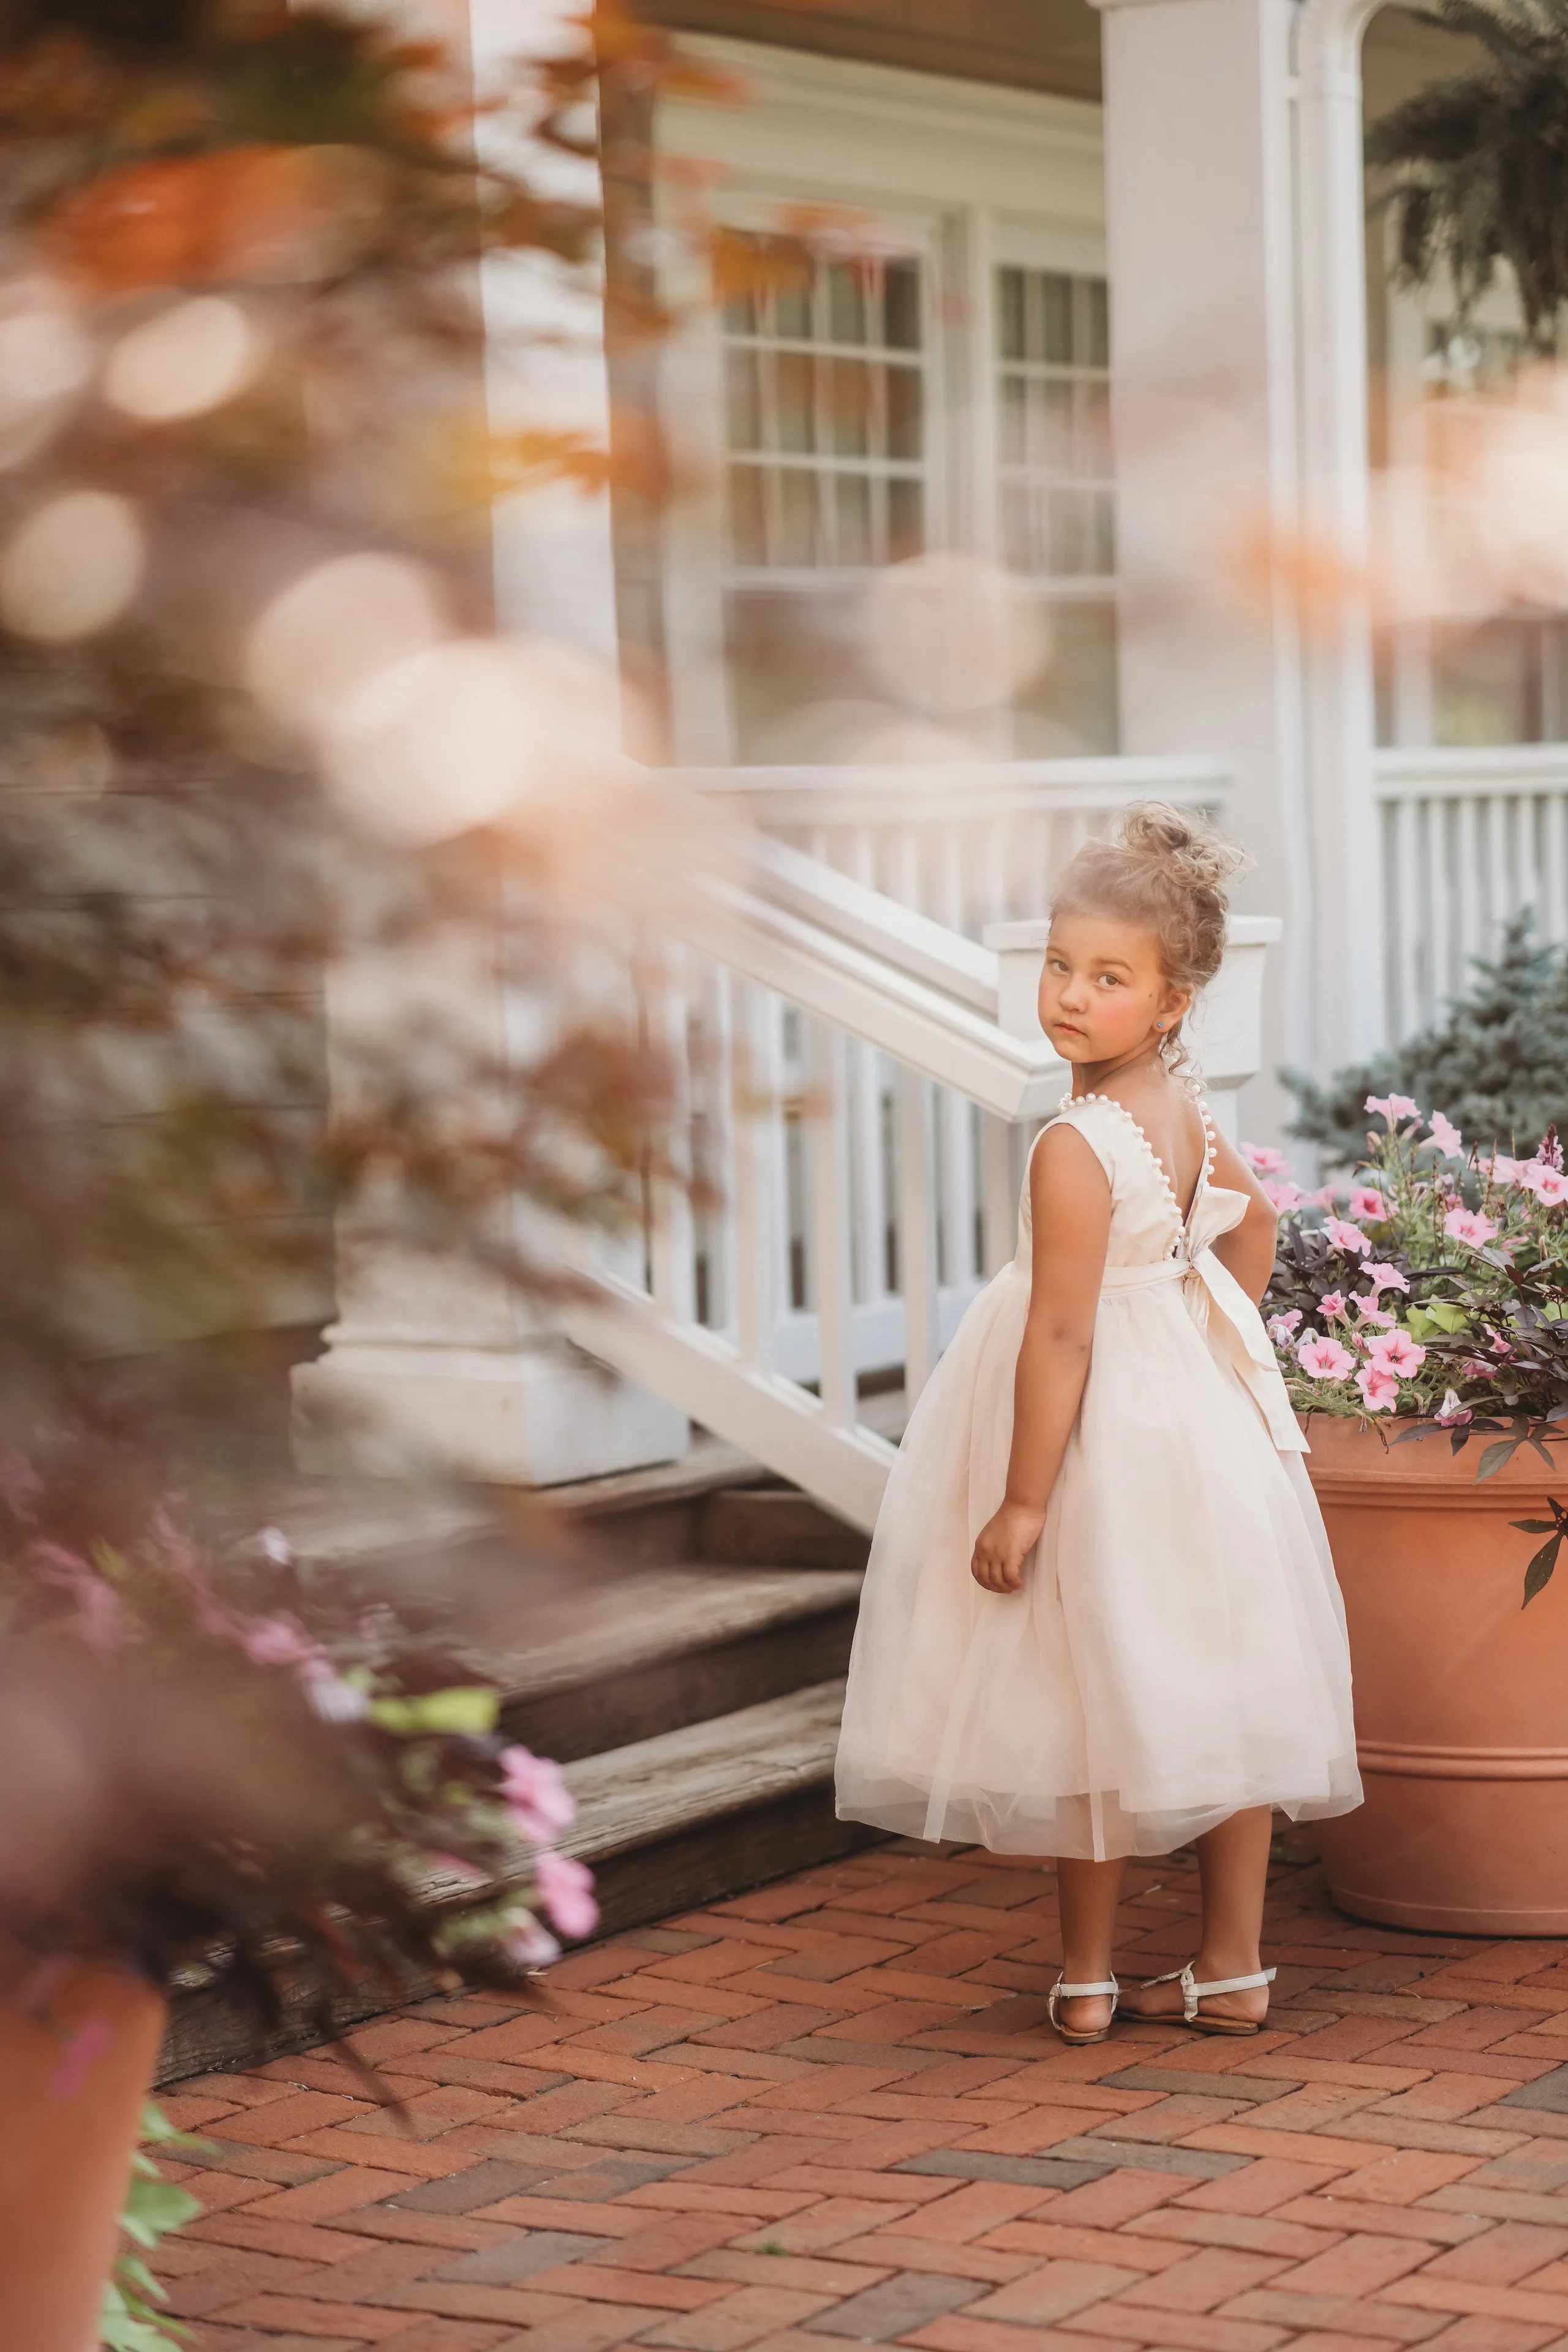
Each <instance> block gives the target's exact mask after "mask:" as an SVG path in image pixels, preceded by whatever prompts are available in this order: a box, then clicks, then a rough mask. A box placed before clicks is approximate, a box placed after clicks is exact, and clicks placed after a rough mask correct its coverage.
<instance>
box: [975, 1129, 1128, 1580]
mask: <svg viewBox="0 0 1568 2352" xmlns="http://www.w3.org/2000/svg"><path fill="white" fill-rule="evenodd" d="M1029 1207H1030V1213H1031V1214H1032V1216H1033V1219H1034V1229H1035V1245H1034V1256H1033V1260H1032V1265H1033V1276H1032V1281H1033V1287H1032V1289H1031V1291H1030V1295H1029V1319H1028V1321H1027V1323H1026V1325H1025V1327H1024V1341H1023V1345H1022V1347H1021V1348H1020V1349H1019V1350H1018V1370H1017V1376H1016V1380H1015V1382H1014V1387H1013V1451H1012V1454H1011V1456H1010V1457H1009V1460H1008V1465H1007V1493H1006V1499H1005V1501H1004V1503H1003V1505H1002V1507H1001V1509H1000V1510H999V1511H998V1512H997V1513H996V1514H995V1516H994V1517H993V1518H991V1519H989V1520H987V1522H986V1524H985V1526H984V1528H982V1529H981V1530H980V1537H979V1540H978V1541H977V1543H976V1544H975V1547H974V1556H973V1559H972V1560H971V1562H970V1569H971V1572H972V1574H973V1577H974V1580H975V1581H976V1583H978V1584H983V1585H984V1587H985V1590H986V1591H987V1592H1016V1591H1018V1589H1019V1587H1020V1586H1021V1585H1022V1583H1023V1581H1024V1561H1025V1559H1026V1555H1027V1553H1028V1551H1029V1549H1030V1548H1031V1546H1032V1545H1034V1544H1035V1543H1036V1542H1037V1540H1038V1538H1039V1533H1040V1529H1041V1528H1043V1527H1044V1526H1045V1524H1046V1506H1047V1503H1048V1502H1049V1501H1050V1498H1051V1488H1052V1487H1053V1486H1055V1485H1056V1483H1057V1473H1058V1470H1059V1469H1060V1468H1061V1466H1062V1455H1063V1454H1065V1453H1066V1451H1067V1442H1068V1437H1069V1436H1070V1434H1071V1433H1072V1425H1073V1423H1074V1422H1075V1421H1076V1420H1077V1418H1078V1408H1079V1399H1080V1397H1081V1396H1082V1394H1083V1383H1084V1380H1085V1377H1086V1375H1087V1373H1088V1371H1089V1349H1090V1348H1091V1346H1092V1345H1093V1342H1094V1315H1095V1309H1096V1307H1098V1306H1099V1304H1100V1276H1101V1275H1102V1274H1103V1272H1104V1271H1105V1252H1106V1247H1107V1244H1108V1243H1109V1242H1110V1184H1109V1183H1108V1182H1107V1181H1106V1176H1105V1171H1104V1170H1103V1169H1102V1168H1101V1166H1100V1162H1099V1160H1097V1159H1096V1158H1095V1156H1094V1153H1093V1151H1092V1150H1091V1149H1090V1148H1089V1145H1088V1144H1087V1143H1086V1142H1085V1141H1084V1139H1083V1138H1082V1136H1081V1135H1079V1134H1078V1133H1077V1132H1076V1131H1075V1130H1074V1129H1072V1128H1071V1127H1068V1126H1066V1125H1063V1126H1059V1127H1053V1128H1049V1129H1047V1131H1046V1133H1045V1134H1044V1135H1043V1136H1042V1137H1041V1139H1040V1140H1039V1143H1038V1145H1037V1147H1036V1150H1035V1156H1034V1158H1033V1159H1032V1160H1031V1161H1030V1162H1029Z"/></svg>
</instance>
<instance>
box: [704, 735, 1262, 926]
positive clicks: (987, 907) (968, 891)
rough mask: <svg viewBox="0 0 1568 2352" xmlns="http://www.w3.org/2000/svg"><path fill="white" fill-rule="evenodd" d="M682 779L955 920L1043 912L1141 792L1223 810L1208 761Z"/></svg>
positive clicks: (1007, 918) (751, 772) (1219, 764)
mask: <svg viewBox="0 0 1568 2352" xmlns="http://www.w3.org/2000/svg"><path fill="white" fill-rule="evenodd" d="M685 781H686V782H688V783H689V784H690V785H692V786H693V787H694V788H695V789H697V790H698V791H700V792H702V793H707V794H708V795H710V797H711V798H713V799H715V800H718V801H721V802H723V803H727V804H729V805H731V806H732V807H735V808H738V809H742V810H744V812H745V813H746V814H748V815H749V816H750V817H751V819H752V823H753V824H755V825H756V826H757V827H758V829H759V831H761V832H764V833H771V834H773V835H774V836H775V838H777V839H778V840H780V841H784V842H786V843H787V844H788V845H790V846H791V847H792V848H795V849H799V850H803V851H805V853H806V855H807V856H811V857H813V858H816V860H818V862H819V863H821V864H822V865H824V866H831V867H833V868H834V870H835V871H836V872H837V873H840V874H846V875H848V876H849V877H851V878H852V879H853V880H854V881H857V882H860V883H864V884H865V885H866V887H868V889H872V890H879V891H881V892H882V893H884V894H885V895H886V896H887V897H888V898H895V899H897V900H898V901H899V903H900V905H901V906H905V907H910V908H915V909H916V910H917V911H918V912H919V913H921V914H922V915H929V916H931V918H932V919H933V920H934V921H936V922H939V923H942V924H943V925H944V926H945V927H946V928H947V929H949V930H952V931H959V932H963V934H965V935H966V936H967V937H969V938H971V939H976V940H977V939H978V938H979V937H980V934H981V931H982V930H983V929H984V926H985V925H986V924H987V923H1005V922H1018V921H1021V920H1025V919H1027V918H1028V917H1030V916H1033V915H1039V914H1043V913H1044V911H1045V908H1046V906H1047V901H1048V899H1049V897H1050V890H1051V885H1052V883H1053V882H1054V881H1055V879H1056V877H1057V876H1058V874H1059V873H1060V872H1061V870H1062V868H1063V866H1065V865H1066V864H1067V862H1068V858H1070V857H1071V856H1072V855H1073V853H1074V851H1075V850H1077V849H1079V847H1081V845H1082V844H1083V843H1084V842H1085V841H1087V840H1089V837H1090V836H1091V835H1094V834H1097V833H1100V832H1103V831H1104V830H1105V828H1106V827H1107V825H1108V824H1109V823H1110V818H1111V816H1112V814H1114V812H1115V811H1116V810H1117V809H1119V808H1121V807H1123V806H1124V805H1125V804H1126V803H1127V802H1128V801H1133V800H1168V801H1175V802H1178V803H1182V804H1184V805H1188V806H1195V807H1200V808H1205V809H1207V810H1209V811H1210V812H1211V813H1213V814H1219V813H1220V812H1221V811H1222V810H1223V808H1224V804H1225V800H1226V789H1227V786H1228V784H1229V782H1230V771H1229V769H1228V767H1227V765H1226V762H1225V761H1221V760H1215V759H1213V758H1208V757H1193V758H1184V757H1175V756H1161V757H1151V758H1147V759H1136V758H1116V759H1103V760H1100V759H1096V760H1027V761H983V760H976V761H974V762H973V764H972V765H970V766H967V767H963V766H957V765H953V766H947V767H940V768H921V767H892V768H842V767H833V768H700V769H691V770H689V771H688V772H686V777H685Z"/></svg>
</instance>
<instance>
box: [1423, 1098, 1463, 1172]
mask: <svg viewBox="0 0 1568 2352" xmlns="http://www.w3.org/2000/svg"><path fill="white" fill-rule="evenodd" d="M1426 1132H1427V1134H1428V1135H1429V1136H1430V1137H1431V1139H1432V1140H1433V1142H1434V1143H1435V1144H1436V1147H1437V1149H1438V1150H1439V1151H1441V1152H1442V1153H1444V1154H1445V1156H1446V1157H1447V1159H1449V1160H1457V1159H1458V1157H1459V1154H1460V1153H1461V1152H1462V1151H1463V1150H1464V1148H1465V1139H1464V1137H1463V1136H1462V1135H1461V1134H1460V1133H1459V1130H1458V1128H1457V1127H1456V1126H1455V1125H1454V1122H1453V1120H1452V1119H1451V1118H1444V1116H1443V1114H1442V1112H1441V1111H1440V1110H1435V1111H1434V1112H1433V1114H1432V1116H1431V1118H1429V1119H1428V1120H1427V1122H1426Z"/></svg>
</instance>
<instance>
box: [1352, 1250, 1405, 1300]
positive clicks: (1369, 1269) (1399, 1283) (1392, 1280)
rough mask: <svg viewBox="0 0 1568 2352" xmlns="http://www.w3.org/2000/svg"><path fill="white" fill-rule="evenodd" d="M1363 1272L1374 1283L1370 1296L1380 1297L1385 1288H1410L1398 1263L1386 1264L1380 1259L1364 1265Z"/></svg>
mask: <svg viewBox="0 0 1568 2352" xmlns="http://www.w3.org/2000/svg"><path fill="white" fill-rule="evenodd" d="M1362 1272H1363V1274H1364V1275H1365V1276H1366V1278H1367V1280H1368V1282H1370V1283H1371V1285H1372V1289H1371V1292H1370V1293H1369V1296H1370V1297H1373V1298H1376V1297H1380V1296H1381V1295H1382V1293H1383V1292H1384V1291H1385V1290H1408V1289H1409V1287H1410V1285H1409V1283H1408V1282H1406V1280H1405V1276H1403V1275H1402V1274H1401V1273H1400V1271H1399V1268H1398V1267H1397V1266H1396V1265H1384V1263H1383V1262H1382V1260H1381V1259H1380V1260H1379V1261H1378V1263H1377V1264H1376V1265H1363V1268H1362Z"/></svg>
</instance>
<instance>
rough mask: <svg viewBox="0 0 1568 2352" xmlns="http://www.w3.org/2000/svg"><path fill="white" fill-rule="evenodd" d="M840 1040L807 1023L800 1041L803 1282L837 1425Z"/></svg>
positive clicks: (822, 1389) (843, 1238)
mask: <svg viewBox="0 0 1568 2352" xmlns="http://www.w3.org/2000/svg"><path fill="white" fill-rule="evenodd" d="M847 1042H848V1041H847V1038H846V1037H845V1035H844V1033H843V1031H842V1030H840V1029H831V1028H829V1027H828V1026H827V1024H826V1022H821V1021H813V1022H812V1023H811V1024H810V1028H809V1032H808V1039H807V1066H808V1068H809V1070H810V1074H811V1097H812V1099H811V1103H810V1106H809V1113H808V1118H807V1142H806V1148H807V1153H808V1157H809V1160H810V1163H811V1276H812V1281H811V1287H812V1298H813V1304H814V1306H815V1307H816V1330H817V1349H818V1362H819V1373H818V1387H819V1393H820V1395H821V1398H822V1403H823V1409H824V1412H826V1417H827V1419H828V1420H829V1421H830V1422H831V1423H835V1424H836V1425H837V1427H839V1428H850V1427H852V1426H853V1425H854V1423H855V1420H856V1418H857V1415H856V1398H855V1357H854V1327H853V1318H852V1316H851V1312H850V1307H851V1299H850V1285H849V1272H850V1269H849V1222H850V1218H851V1216H852V1214H853V1213H854V1208H853V1201H852V1197H851V1192H850V1179H849V1103H848V1094H849V1087H848V1065H847V1055H846V1053H845V1046H846V1045H847Z"/></svg>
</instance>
